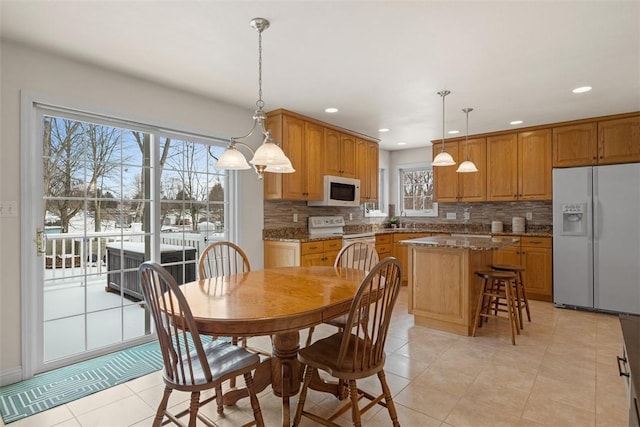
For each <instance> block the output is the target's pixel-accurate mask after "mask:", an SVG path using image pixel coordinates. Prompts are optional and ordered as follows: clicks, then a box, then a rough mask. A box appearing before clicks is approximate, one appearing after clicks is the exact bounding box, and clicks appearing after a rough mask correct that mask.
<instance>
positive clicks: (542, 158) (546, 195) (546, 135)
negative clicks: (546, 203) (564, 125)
mask: <svg viewBox="0 0 640 427" xmlns="http://www.w3.org/2000/svg"><path fill="white" fill-rule="evenodd" d="M518 169H519V173H518V199H519V200H551V193H552V190H553V189H552V184H551V176H552V167H551V129H542V130H536V131H531V132H521V133H519V134H518Z"/></svg>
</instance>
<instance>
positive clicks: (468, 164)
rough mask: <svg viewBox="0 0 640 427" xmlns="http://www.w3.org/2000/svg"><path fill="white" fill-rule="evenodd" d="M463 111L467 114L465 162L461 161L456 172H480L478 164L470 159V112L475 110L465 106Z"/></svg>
mask: <svg viewBox="0 0 640 427" xmlns="http://www.w3.org/2000/svg"><path fill="white" fill-rule="evenodd" d="M462 111H463V112H464V113H465V114H466V115H467V136H466V138H465V149H466V151H465V153H466V154H465V158H464V162H462V163H460V166H458V170H456V172H460V173H468V172H478V168H477V167H476V165H475V164H474V163H473V162H472V161H471V160H470V159H469V113H470V112H471V111H473V108H463V109H462Z"/></svg>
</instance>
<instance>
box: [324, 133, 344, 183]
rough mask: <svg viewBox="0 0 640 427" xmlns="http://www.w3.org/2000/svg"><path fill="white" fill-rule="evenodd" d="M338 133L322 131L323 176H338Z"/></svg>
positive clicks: (339, 145)
mask: <svg viewBox="0 0 640 427" xmlns="http://www.w3.org/2000/svg"><path fill="white" fill-rule="evenodd" d="M340 136H341V134H340V132H338V131H336V130H333V129H329V128H325V129H324V174H325V175H333V176H340V169H341V165H340V157H341V156H340V147H341V141H340Z"/></svg>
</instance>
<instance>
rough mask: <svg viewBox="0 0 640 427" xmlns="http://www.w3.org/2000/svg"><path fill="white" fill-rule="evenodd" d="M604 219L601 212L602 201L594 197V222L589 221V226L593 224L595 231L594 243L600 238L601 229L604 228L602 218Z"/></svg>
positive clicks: (593, 231)
mask: <svg viewBox="0 0 640 427" xmlns="http://www.w3.org/2000/svg"><path fill="white" fill-rule="evenodd" d="M601 217H602V212H601V211H600V199H599V198H598V196H594V198H593V221H589V224H592V227H593V230H592V233H593V241H594V242H597V241H598V239H599V238H600V232H601V230H600V227H601V226H602V221H601V220H600V218H601Z"/></svg>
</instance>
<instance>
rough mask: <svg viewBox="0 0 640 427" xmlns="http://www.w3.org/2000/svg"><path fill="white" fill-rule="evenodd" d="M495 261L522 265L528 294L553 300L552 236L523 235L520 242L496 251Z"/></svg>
mask: <svg viewBox="0 0 640 427" xmlns="http://www.w3.org/2000/svg"><path fill="white" fill-rule="evenodd" d="M493 263H494V264H515V265H522V266H523V267H524V268H525V271H524V275H523V279H524V284H525V287H526V290H527V296H528V297H529V298H531V299H534V300H540V301H549V302H551V301H553V276H552V272H553V270H552V265H553V256H552V240H551V238H550V237H522V238H521V240H520V243H518V244H516V245H512V246H507V247H505V248H502V249H498V250H496V251H494V253H493Z"/></svg>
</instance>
